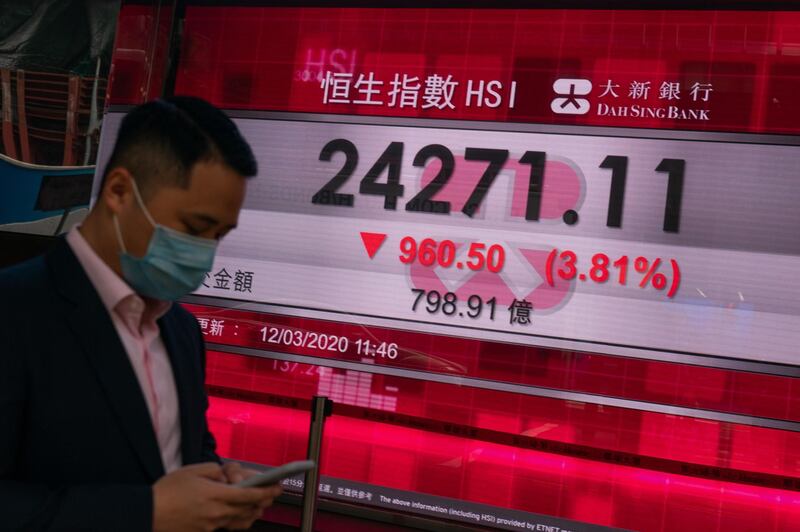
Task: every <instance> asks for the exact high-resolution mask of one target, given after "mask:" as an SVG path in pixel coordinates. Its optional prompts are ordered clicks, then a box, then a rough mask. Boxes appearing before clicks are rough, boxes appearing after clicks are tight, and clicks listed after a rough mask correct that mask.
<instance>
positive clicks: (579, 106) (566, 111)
mask: <svg viewBox="0 0 800 532" xmlns="http://www.w3.org/2000/svg"><path fill="white" fill-rule="evenodd" d="M553 90H554V91H555V93H556V94H558V95H559V97H558V98H554V99H553V101H552V102H550V109H552V110H553V112H554V113H558V114H560V115H585V114H586V113H588V112H589V109H591V108H592V105H591V104H590V103H589V100H587V99H586V98H580V96H586V95H588V94H589V93H590V92H592V82H591V81H589V80H588V79H557V80H556V82H555V83H553Z"/></svg>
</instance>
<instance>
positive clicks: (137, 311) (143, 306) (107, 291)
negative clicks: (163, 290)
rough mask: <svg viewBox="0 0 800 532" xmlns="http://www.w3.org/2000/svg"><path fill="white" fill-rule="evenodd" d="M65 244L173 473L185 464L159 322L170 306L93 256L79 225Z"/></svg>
mask: <svg viewBox="0 0 800 532" xmlns="http://www.w3.org/2000/svg"><path fill="white" fill-rule="evenodd" d="M67 243H68V244H69V246H70V247H71V248H72V251H73V252H74V253H75V256H76V257H77V258H78V262H80V263H81V266H83V270H84V271H85V272H86V275H87V276H88V277H89V281H91V283H92V285H94V288H95V290H97V293H98V295H99V296H100V300H101V301H102V302H103V305H104V306H105V307H106V310H107V311H108V313H109V315H110V316H111V321H112V322H113V323H114V328H115V329H116V330H117V334H118V335H119V339H120V341H121V342H122V345H123V347H124V348H125V351H126V352H127V354H128V359H129V360H130V362H131V366H132V367H133V371H134V373H136V378H137V379H138V381H139V386H140V387H141V389H142V395H144V398H145V401H146V402H147V407H148V409H149V411H150V418H151V419H152V421H153V428H154V430H155V433H156V437H157V438H158V447H159V448H160V450H161V460H162V462H163V464H164V470H165V471H166V472H167V473H169V472H171V471H174V470H176V469H178V468H179V467H181V465H182V463H183V461H182V458H181V429H180V417H179V412H178V393H177V390H176V388H175V378H174V377H173V374H172V365H171V364H170V361H169V356H168V354H167V348H166V347H165V346H164V342H163V341H162V340H161V333H160V332H159V329H158V324H157V323H156V320H158V319H159V318H160V317H161V316H163V315H164V313H166V312H167V310H169V307H170V305H171V303H169V302H166V301H157V300H155V299H149V298H142V297H140V296H139V295H137V294H136V293H135V292H134V291H133V290H132V289H131V287H129V286H128V285H127V283H125V281H123V280H122V279H121V278H120V277H119V275H117V274H116V273H115V272H114V270H112V269H111V268H110V267H109V266H108V265H107V264H106V263H105V262H103V260H102V259H101V258H100V257H99V256H98V255H97V253H95V251H94V250H93V249H92V247H91V246H90V245H89V243H88V242H86V239H85V238H83V235H81V233H80V231H78V228H77V227H75V228H73V229H72V230H70V232H69V234H68V235H67Z"/></svg>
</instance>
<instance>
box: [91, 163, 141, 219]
mask: <svg viewBox="0 0 800 532" xmlns="http://www.w3.org/2000/svg"><path fill="white" fill-rule="evenodd" d="M98 201H99V202H102V203H103V205H105V207H106V208H107V209H108V210H109V211H111V212H112V213H114V214H119V213H120V212H122V211H123V210H124V208H125V206H126V205H128V204H129V203H130V202H132V201H135V199H134V196H133V176H132V175H131V173H130V172H129V171H128V170H127V169H126V168H124V167H122V166H117V167H115V168H112V169H111V170H110V171H109V173H108V174H107V175H106V178H105V182H104V183H103V189H102V190H101V191H100V197H99V198H98Z"/></svg>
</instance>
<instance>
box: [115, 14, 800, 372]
mask: <svg viewBox="0 0 800 532" xmlns="http://www.w3.org/2000/svg"><path fill="white" fill-rule="evenodd" d="M798 24H800V19H799V18H798V15H797V14H792V13H763V14H758V13H757V14H753V13H744V12H715V11H700V12H681V11H674V12H662V11H641V12H637V11H632V12H612V11H574V10H573V11H570V10H469V9H427V10H426V9H400V10H397V9H395V10H390V9H359V8H342V9H314V8H241V9H231V8H225V9H222V8H208V7H195V8H189V9H188V11H187V18H186V39H185V41H184V44H183V49H182V56H181V66H180V67H179V69H178V77H177V87H176V92H178V93H182V92H189V93H192V94H198V95H201V96H205V97H207V98H209V99H211V100H212V101H214V102H215V103H217V104H219V105H221V106H222V107H224V108H226V109H228V110H230V112H231V114H232V116H234V117H235V119H236V121H237V123H238V124H239V126H240V128H241V129H242V131H243V132H244V134H245V136H246V137H247V138H248V139H249V141H250V142H251V143H252V145H253V148H254V151H255V153H256V154H257V156H258V159H259V164H260V168H261V172H260V175H259V176H258V177H257V178H256V179H254V180H253V181H252V182H251V184H250V187H249V192H248V197H247V202H246V204H245V211H244V213H243V215H242V221H241V224H240V229H238V230H237V231H236V232H234V233H233V234H232V235H231V236H230V237H229V238H227V239H226V240H225V241H224V242H223V244H222V246H221V249H220V254H219V255H220V256H219V257H218V261H217V264H216V265H215V269H214V271H213V272H212V274H211V275H210V276H209V278H208V279H207V282H206V284H205V286H203V287H202V288H201V290H199V292H198V293H199V294H202V295H204V296H209V297H215V298H225V299H227V300H232V301H233V300H237V301H248V302H254V303H258V304H265V305H268V306H269V307H259V309H260V310H264V309H266V308H269V309H270V310H272V311H274V312H275V313H280V314H284V313H286V314H290V315H301V316H303V317H307V318H321V319H327V320H336V321H343V322H347V323H349V324H352V325H353V326H357V325H359V324H360V325H376V326H381V327H386V328H388V329H400V330H402V331H416V332H420V333H434V334H443V335H454V336H458V337H464V338H474V339H479V340H482V339H493V340H500V341H505V342H511V343H522V344H526V345H539V346H545V347H551V348H566V349H585V350H592V351H600V352H605V353H612V354H625V355H630V356H641V357H646V358H651V359H666V360H670V359H671V358H670V357H671V356H673V355H675V354H679V355H680V354H700V355H711V356H716V357H729V358H736V359H747V360H758V361H768V362H777V363H784V364H796V363H797V353H796V345H798V343H800V306H799V305H800V303H798V301H800V297H798V296H800V289H798V288H797V284H796V283H795V282H794V278H795V272H796V271H797V269H798V267H799V266H800V263H799V262H798V258H797V256H798V251H799V250H800V240H798V239H797V237H796V234H795V230H794V228H795V227H797V226H798V225H800V210H798V209H797V208H796V205H797V204H798V203H800V187H797V186H796V183H795V181H796V176H797V174H798V170H800V161H799V160H798V158H797V154H798V147H797V146H796V144H797V143H798V140H797V137H796V136H791V135H785V133H792V132H796V131H797V127H798V126H797V123H798V121H797V118H798V117H800V112H797V110H800V106H798V105H799V104H796V103H794V101H793V100H794V98H793V95H792V94H791V91H792V89H791V87H792V86H794V84H796V82H797V77H796V75H795V74H793V73H796V72H797V70H796V69H797V68H798V67H799V66H800V60H798V57H799V56H798V55H797V54H796V53H795V51H800V37H797V35H798ZM210 74H211V75H210ZM113 120H114V117H113V116H112V117H111V118H110V122H112V125H113ZM780 134H782V135H780ZM241 327H242V329H241V330H240V331H239V332H238V335H237V336H238V338H240V339H241V341H244V342H247V343H248V345H252V346H253V347H256V348H270V347H274V346H275V345H283V346H293V347H297V348H301V349H302V350H304V351H305V352H308V353H313V354H317V355H321V356H326V355H327V356H340V357H349V358H356V359H357V358H359V357H361V356H369V357H374V358H375V359H376V361H377V362H381V363H391V360H392V359H393V358H394V356H393V354H396V352H397V350H398V349H403V348H412V347H413V345H404V344H403V342H401V341H400V340H399V336H397V335H394V334H393V333H391V332H383V331H382V332H381V333H380V334H378V336H377V337H376V338H375V339H374V340H370V341H369V342H368V343H367V342H366V341H362V342H360V343H359V340H358V338H356V337H355V336H353V335H352V334H351V335H349V336H348V335H347V334H345V335H343V336H342V337H341V338H325V339H323V340H321V341H320V334H322V331H321V330H320V331H314V330H309V331H305V332H303V333H302V335H298V334H296V332H295V331H291V330H288V329H281V328H280V327H277V326H274V324H270V323H269V320H266V321H265V323H264V324H263V325H262V326H259V327H256V326H250V327H248V326H245V325H244V324H242V325H241ZM264 327H265V329H263V331H262V328H264ZM315 333H316V334H315ZM376 334H377V333H376ZM301 336H302V337H301ZM334 342H335V343H336V347H335V348H334V347H332V346H331V345H330V344H332V343H334ZM390 348H391V349H390Z"/></svg>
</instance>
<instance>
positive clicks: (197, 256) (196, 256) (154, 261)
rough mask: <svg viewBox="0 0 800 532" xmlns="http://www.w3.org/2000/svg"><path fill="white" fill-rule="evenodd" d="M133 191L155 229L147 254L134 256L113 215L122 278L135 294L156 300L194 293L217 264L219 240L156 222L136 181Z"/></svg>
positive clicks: (174, 298) (173, 298) (172, 299)
mask: <svg viewBox="0 0 800 532" xmlns="http://www.w3.org/2000/svg"><path fill="white" fill-rule="evenodd" d="M133 191H134V194H135V195H136V201H137V202H138V203H139V207H140V208H141V209H142V212H144V215H145V217H147V220H148V221H149V222H150V224H151V225H152V226H153V227H154V228H155V230H154V231H153V236H152V237H151V238H150V244H149V245H148V246H147V253H145V255H144V256H143V257H134V256H132V255H130V254H128V252H127V250H126V249H125V242H124V241H123V239H122V232H121V231H120V228H119V220H118V219H117V216H116V214H115V215H114V229H115V231H116V232H117V239H118V240H119V244H120V248H122V251H121V252H120V264H121V267H122V277H123V278H124V279H125V281H126V282H127V283H128V285H129V286H130V287H131V288H133V289H134V290H135V291H136V293H138V294H139V295H142V296H146V297H150V298H153V299H161V300H167V301H175V300H177V299H180V298H181V297H183V296H185V295H186V294H189V293H191V292H194V291H195V290H197V288H198V287H199V286H200V285H201V284H202V282H203V280H204V279H205V276H206V273H208V272H209V271H210V270H211V268H212V267H213V265H214V254H215V253H216V251H217V241H216V240H211V239H209V238H200V237H196V236H191V235H187V234H185V233H181V232H180V231H175V230H174V229H170V228H169V227H164V226H163V225H161V224H157V223H156V222H155V220H153V217H152V216H151V215H150V212H148V210H147V208H146V207H145V206H144V201H142V197H141V195H140V194H139V189H138V188H137V186H136V182H135V181H134V183H133Z"/></svg>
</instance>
